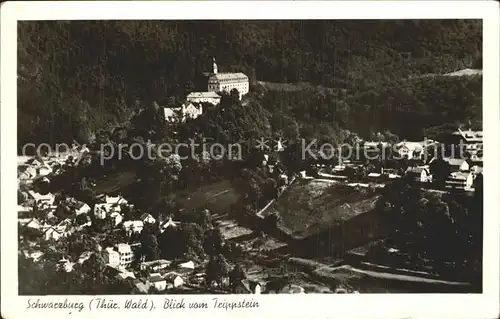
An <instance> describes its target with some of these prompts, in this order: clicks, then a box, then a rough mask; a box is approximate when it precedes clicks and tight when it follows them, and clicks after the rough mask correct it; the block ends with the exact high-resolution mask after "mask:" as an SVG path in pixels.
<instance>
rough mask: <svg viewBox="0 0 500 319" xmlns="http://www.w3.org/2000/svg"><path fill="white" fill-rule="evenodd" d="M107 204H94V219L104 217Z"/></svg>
mask: <svg viewBox="0 0 500 319" xmlns="http://www.w3.org/2000/svg"><path fill="white" fill-rule="evenodd" d="M106 205H107V204H95V205H94V216H95V218H96V219H105V218H106V214H107V211H108V209H107V207H106Z"/></svg>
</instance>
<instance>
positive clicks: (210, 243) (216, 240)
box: [203, 228, 224, 256]
mask: <svg viewBox="0 0 500 319" xmlns="http://www.w3.org/2000/svg"><path fill="white" fill-rule="evenodd" d="M223 243H224V238H223V236H222V232H221V230H220V228H212V229H209V230H207V231H206V233H205V240H204V242H203V248H204V249H205V253H206V254H208V255H209V256H212V255H218V254H220V253H222V245H223Z"/></svg>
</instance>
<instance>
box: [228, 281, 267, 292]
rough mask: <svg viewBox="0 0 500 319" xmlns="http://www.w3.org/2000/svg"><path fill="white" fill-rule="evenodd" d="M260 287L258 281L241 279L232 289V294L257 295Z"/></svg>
mask: <svg viewBox="0 0 500 319" xmlns="http://www.w3.org/2000/svg"><path fill="white" fill-rule="evenodd" d="M261 288H262V285H261V284H260V283H259V282H258V281H254V280H249V279H243V280H240V281H239V282H238V283H237V285H236V287H235V288H234V292H235V293H237V294H256V295H259V294H260V293H261Z"/></svg>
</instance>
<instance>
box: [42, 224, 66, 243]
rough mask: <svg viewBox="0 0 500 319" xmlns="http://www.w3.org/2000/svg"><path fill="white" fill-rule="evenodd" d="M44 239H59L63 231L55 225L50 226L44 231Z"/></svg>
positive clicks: (62, 235)
mask: <svg viewBox="0 0 500 319" xmlns="http://www.w3.org/2000/svg"><path fill="white" fill-rule="evenodd" d="M44 237H45V240H50V239H53V240H56V241H57V240H59V239H60V238H61V237H64V233H63V232H62V231H61V230H59V229H58V228H57V227H50V228H48V229H47V230H45V232H44Z"/></svg>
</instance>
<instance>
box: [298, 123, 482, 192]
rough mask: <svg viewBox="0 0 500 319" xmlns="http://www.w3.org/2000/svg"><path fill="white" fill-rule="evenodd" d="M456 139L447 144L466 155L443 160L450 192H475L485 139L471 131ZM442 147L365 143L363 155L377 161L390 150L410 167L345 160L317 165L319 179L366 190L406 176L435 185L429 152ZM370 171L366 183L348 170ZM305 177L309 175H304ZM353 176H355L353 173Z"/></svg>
mask: <svg viewBox="0 0 500 319" xmlns="http://www.w3.org/2000/svg"><path fill="white" fill-rule="evenodd" d="M453 136H454V137H459V138H458V139H454V140H452V142H448V144H452V145H463V146H464V149H465V151H466V153H465V152H464V153H461V154H456V155H461V156H458V158H457V156H453V157H451V156H450V157H444V158H443V160H444V161H445V162H446V163H447V164H448V167H449V171H450V174H449V176H448V179H447V180H446V183H445V188H447V189H461V190H464V191H474V182H475V180H476V178H477V176H479V175H480V174H482V171H483V159H482V156H483V155H482V151H483V140H482V136H483V135H482V132H481V131H472V130H467V131H463V130H460V129H459V130H458V131H456V132H454V133H453ZM438 145H440V143H439V142H437V141H433V140H428V139H426V140H424V141H420V142H410V141H402V142H400V143H396V144H394V145H391V144H390V143H388V142H374V141H368V142H365V143H363V148H364V149H363V151H364V154H365V155H367V156H370V158H377V156H378V154H381V149H382V150H383V149H388V148H391V150H393V151H394V152H395V154H393V156H392V158H393V159H396V160H403V159H404V160H406V161H407V164H408V167H405V168H402V167H399V168H392V167H391V168H389V167H383V165H382V166H381V167H378V168H374V167H371V169H370V168H369V167H367V166H366V163H365V162H363V161H359V160H358V161H356V160H353V161H351V160H345V161H343V162H341V163H339V164H338V165H335V166H333V167H330V168H329V169H327V168H328V167H329V166H328V165H325V164H316V166H317V167H318V168H319V169H320V170H319V173H318V177H319V178H325V179H334V180H338V181H343V182H346V183H348V185H351V186H365V187H372V186H375V187H384V186H385V183H386V182H388V181H390V180H392V179H397V178H402V177H404V176H406V177H409V178H411V179H413V180H415V181H416V182H419V183H423V184H428V185H430V183H432V182H433V177H432V174H431V169H430V167H431V166H432V163H433V161H435V160H436V157H430V158H428V156H429V154H428V153H427V150H428V149H429V148H432V147H435V146H438ZM363 168H364V169H369V170H370V171H368V172H366V176H363V182H359V181H357V182H353V181H351V180H350V179H351V178H352V176H351V177H350V176H349V175H350V174H348V173H347V171H348V170H350V171H351V172H355V171H357V170H359V169H363ZM302 174H303V176H304V177H305V176H306V172H305V171H304V172H302ZM351 175H352V174H351Z"/></svg>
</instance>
